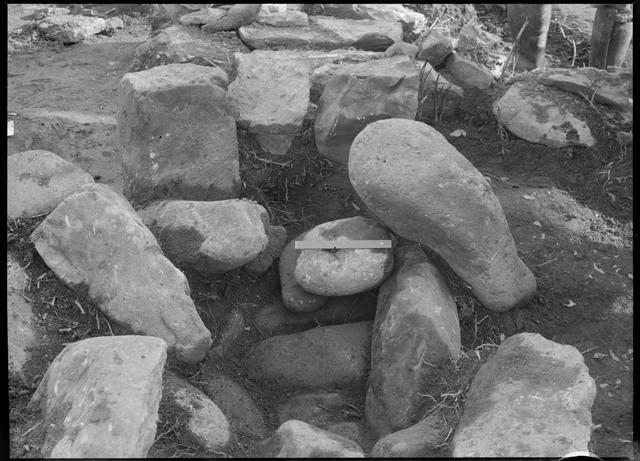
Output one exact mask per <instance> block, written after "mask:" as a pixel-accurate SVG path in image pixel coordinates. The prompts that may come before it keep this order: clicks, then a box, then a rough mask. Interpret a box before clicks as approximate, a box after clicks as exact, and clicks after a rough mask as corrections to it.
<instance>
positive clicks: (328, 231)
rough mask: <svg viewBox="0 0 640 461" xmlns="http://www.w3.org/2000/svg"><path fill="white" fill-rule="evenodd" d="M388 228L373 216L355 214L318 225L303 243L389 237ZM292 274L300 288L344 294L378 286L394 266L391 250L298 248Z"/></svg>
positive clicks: (335, 294)
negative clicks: (373, 218) (372, 217)
mask: <svg viewBox="0 0 640 461" xmlns="http://www.w3.org/2000/svg"><path fill="white" fill-rule="evenodd" d="M390 239H391V236H390V235H389V232H388V231H387V229H386V228H385V227H384V226H382V225H380V224H379V223H377V222H376V221H374V220H372V219H367V218H363V217H362V216H356V217H353V218H345V219H337V220H335V221H329V222H326V223H322V224H319V225H318V226H316V227H314V228H313V229H311V230H309V231H308V232H307V233H306V234H305V236H304V237H303V238H302V241H303V242H310V241H311V242H333V241H341V240H390ZM299 251H300V255H299V256H298V259H297V261H296V268H295V272H294V276H295V279H296V282H297V283H298V284H299V285H300V286H301V287H302V289H303V290H305V291H308V292H309V293H313V294H316V295H320V296H347V295H353V294H357V293H362V292H365V291H368V290H371V289H373V288H375V287H377V286H378V285H380V284H381V283H382V282H383V281H384V280H385V279H386V278H387V277H388V276H389V274H390V273H391V270H392V268H393V251H392V250H390V249H376V248H373V249H368V248H357V249H339V250H337V251H335V252H334V251H328V250H299Z"/></svg>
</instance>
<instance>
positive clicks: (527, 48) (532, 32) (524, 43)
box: [507, 3, 552, 71]
mask: <svg viewBox="0 0 640 461" xmlns="http://www.w3.org/2000/svg"><path fill="white" fill-rule="evenodd" d="M551 7H552V4H551V3H541V4H530V3H524V4H511V3H509V4H507V18H508V21H509V29H510V30H511V36H512V37H513V40H514V46H515V39H516V37H517V36H518V33H519V32H520V29H521V28H522V25H523V24H524V21H525V19H528V20H529V24H528V25H527V27H526V28H525V29H524V31H523V32H522V35H521V36H520V41H519V44H518V49H517V50H516V51H517V56H516V71H523V70H531V69H535V68H536V67H542V66H543V65H544V62H545V61H544V51H545V49H546V47H547V34H548V33H549V24H550V23H551Z"/></svg>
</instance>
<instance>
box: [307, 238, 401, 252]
mask: <svg viewBox="0 0 640 461" xmlns="http://www.w3.org/2000/svg"><path fill="white" fill-rule="evenodd" d="M357 248H369V249H372V248H391V240H302V241H296V242H295V249H296V250H344V249H348V250H353V249H357Z"/></svg>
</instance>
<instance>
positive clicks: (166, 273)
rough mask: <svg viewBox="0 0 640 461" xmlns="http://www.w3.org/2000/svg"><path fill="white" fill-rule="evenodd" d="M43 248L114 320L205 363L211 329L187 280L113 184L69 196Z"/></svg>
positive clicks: (38, 238) (44, 230)
mask: <svg viewBox="0 0 640 461" xmlns="http://www.w3.org/2000/svg"><path fill="white" fill-rule="evenodd" d="M31 241H32V242H33V243H34V245H35V247H36V250H37V251H38V253H39V254H40V256H41V257H42V259H43V260H44V262H45V263H46V264H47V266H49V268H50V269H51V270H52V271H53V272H54V273H55V274H56V276H57V277H58V278H59V279H60V280H61V281H62V282H63V283H64V284H66V285H67V286H69V287H71V288H72V289H74V290H79V291H81V292H85V293H87V294H88V296H89V297H90V298H91V299H92V300H94V301H95V302H96V304H97V305H98V307H99V308H100V310H101V311H103V312H104V313H105V314H106V315H108V316H109V317H110V318H113V319H115V320H117V321H118V322H121V323H123V324H124V325H127V326H128V327H129V328H130V329H131V330H133V331H134V332H137V333H142V334H147V335H150V336H157V337H160V338H163V339H164V340H165V341H166V342H167V344H168V346H169V352H170V353H174V354H176V355H177V357H178V358H180V359H181V360H184V361H186V362H198V361H200V360H202V359H203V358H204V356H205V355H206V353H207V351H208V349H209V346H211V333H210V332H209V330H207V329H206V327H205V326H204V323H203V322H202V320H201V319H200V317H199V315H198V312H197V311H196V308H195V305H194V303H193V301H192V300H191V297H190V296H189V284H188V282H187V279H186V277H185V276H184V274H183V273H182V272H180V271H179V270H178V269H177V268H176V267H175V266H174V265H173V264H171V262H170V261H169V260H168V259H167V258H166V257H165V256H164V255H163V254H162V251H161V249H160V246H159V245H158V242H157V241H156V239H155V237H154V236H153V234H152V233H151V231H150V230H149V229H148V228H147V227H145V226H144V224H143V223H142V221H141V220H140V218H139V217H138V215H137V214H136V213H135V211H134V210H133V208H132V207H131V205H130V204H129V203H128V202H127V201H126V200H125V199H124V197H122V196H121V195H119V194H117V193H116V192H114V191H112V190H111V189H110V188H109V187H108V186H105V185H102V184H89V185H86V186H83V187H82V188H81V189H80V190H79V191H78V192H76V193H74V194H73V195H70V196H69V197H67V198H66V199H65V200H64V201H63V202H62V203H61V204H60V205H58V207H57V208H56V209H55V210H54V211H53V212H52V213H51V214H50V215H49V216H48V217H47V218H46V219H45V220H44V221H43V222H42V223H41V224H40V225H39V226H38V227H37V228H36V229H35V230H34V231H33V233H32V234H31Z"/></svg>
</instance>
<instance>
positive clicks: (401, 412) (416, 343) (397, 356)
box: [365, 244, 460, 437]
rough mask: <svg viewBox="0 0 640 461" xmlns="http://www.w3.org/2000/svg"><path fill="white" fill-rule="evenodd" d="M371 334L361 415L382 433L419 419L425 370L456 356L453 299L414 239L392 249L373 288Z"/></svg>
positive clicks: (457, 344) (457, 330)
mask: <svg viewBox="0 0 640 461" xmlns="http://www.w3.org/2000/svg"><path fill="white" fill-rule="evenodd" d="M372 338H373V339H372V341H371V373H370V374H369V383H368V390H367V397H366V404H365V418H366V421H367V423H368V424H369V426H370V427H371V428H373V430H374V431H375V432H376V433H377V435H378V436H380V437H382V436H384V435H386V434H388V433H390V432H394V431H397V430H400V429H404V428H406V427H409V426H411V425H412V424H414V423H416V422H417V421H418V420H419V419H420V416H421V415H422V414H423V411H424V405H425V404H426V403H428V401H426V400H425V398H424V396H423V395H420V394H421V393H424V388H425V383H426V382H428V378H429V376H433V375H434V374H435V373H437V372H438V371H437V370H438V367H440V366H443V365H446V364H447V363H448V362H450V361H455V360H457V358H458V357H459V356H460V324H459V321H458V310H457V307H456V303H455V302H454V301H453V298H452V297H451V294H450V293H449V289H448V288H447V284H446V282H445V280H444V278H443V277H442V275H440V272H439V271H438V269H437V268H436V267H435V266H434V265H433V263H432V262H431V261H430V260H429V258H427V256H426V255H425V254H424V251H422V249H421V248H420V247H419V246H417V245H415V244H411V245H407V246H402V247H399V248H397V249H396V269H395V271H394V273H393V275H392V276H391V277H390V278H389V279H388V280H387V281H386V282H385V283H384V284H383V285H382V286H381V287H380V290H378V309H377V311H376V318H375V322H374V324H373V336H372Z"/></svg>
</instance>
